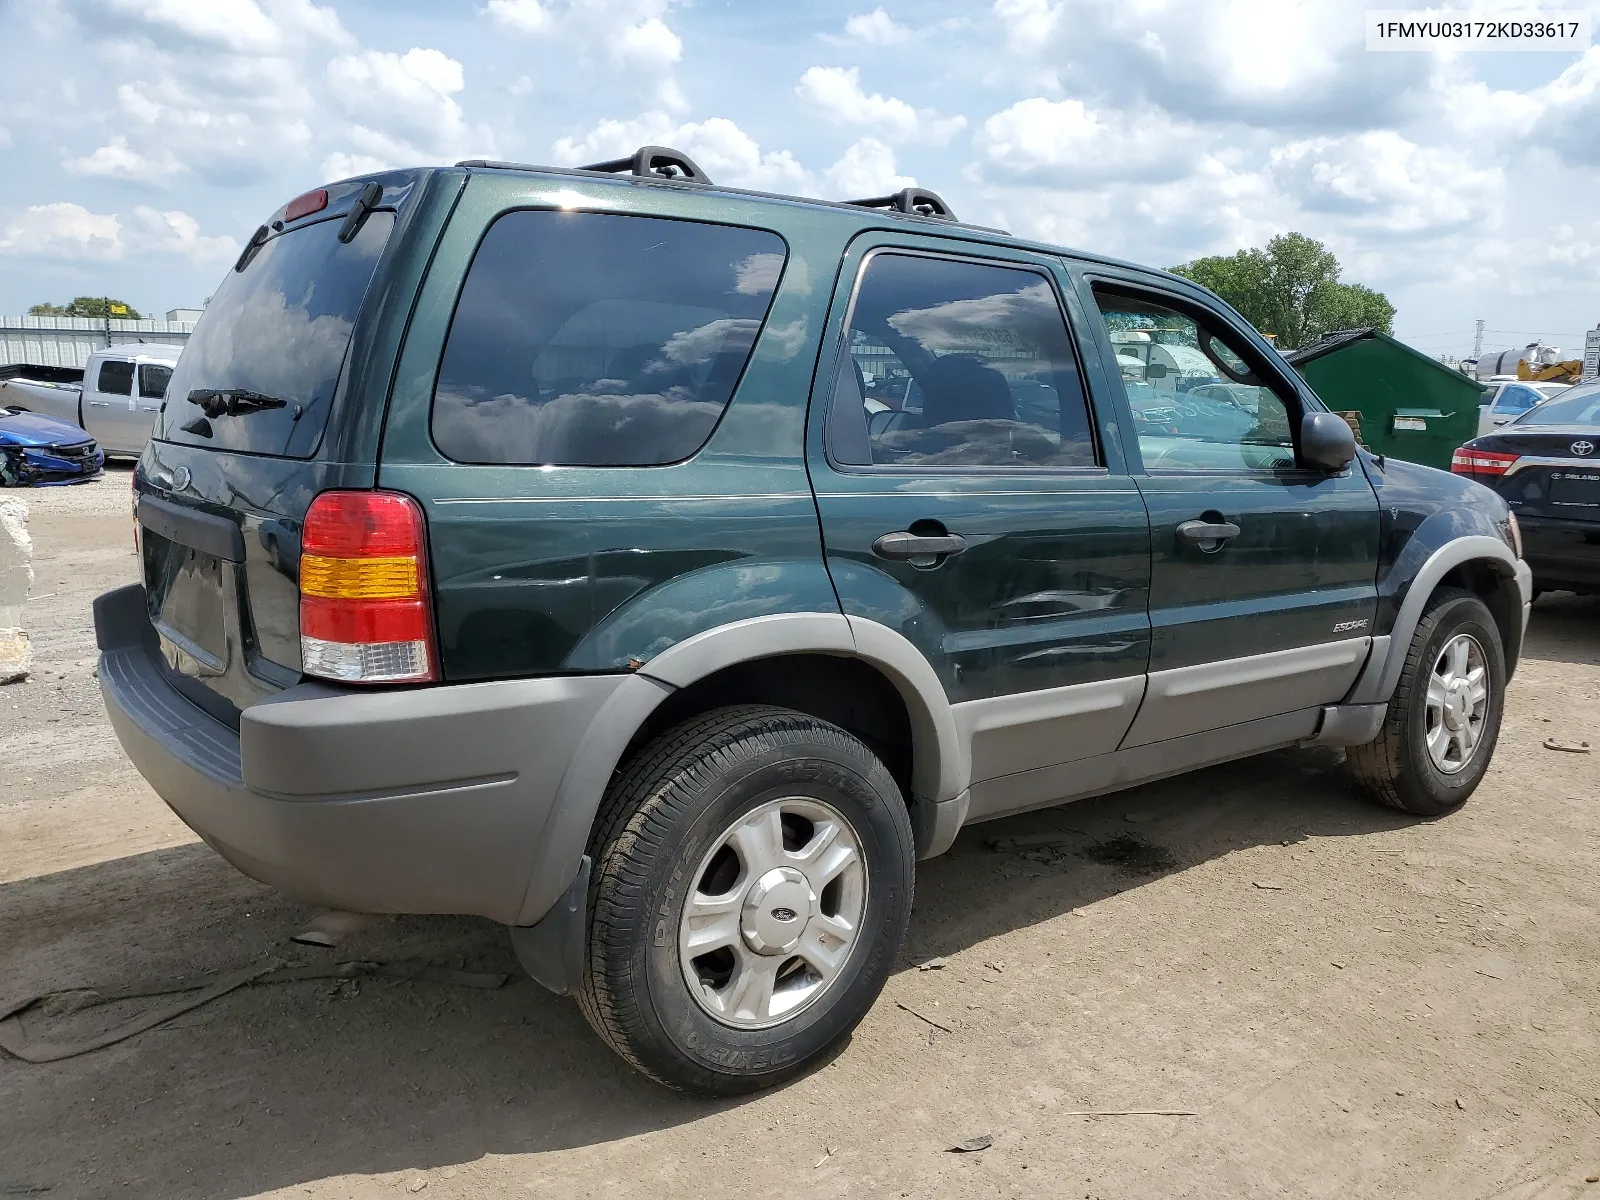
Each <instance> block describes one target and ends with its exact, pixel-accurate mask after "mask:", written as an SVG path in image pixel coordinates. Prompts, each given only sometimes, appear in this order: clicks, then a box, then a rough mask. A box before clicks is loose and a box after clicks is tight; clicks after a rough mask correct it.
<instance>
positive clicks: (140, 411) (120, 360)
mask: <svg viewBox="0 0 1600 1200" xmlns="http://www.w3.org/2000/svg"><path fill="white" fill-rule="evenodd" d="M182 350H183V347H181V346H155V345H146V344H144V343H138V344H135V345H128V346H115V347H112V348H111V349H108V350H96V351H95V352H94V353H93V354H91V355H90V356H89V361H88V363H87V364H86V365H85V366H84V368H83V370H82V371H77V370H75V369H73V368H69V367H29V366H20V365H19V366H13V367H5V368H0V407H3V408H20V409H25V410H27V411H28V412H36V413H43V414H44V415H46V416H51V417H56V418H57V419H59V420H62V421H68V422H70V423H72V424H74V425H77V426H80V427H81V428H82V429H84V430H85V431H87V432H88V433H89V435H90V436H91V437H93V438H94V439H95V441H97V442H98V443H99V444H100V448H101V449H102V450H104V451H105V452H106V453H107V454H120V455H129V456H132V457H137V456H138V455H139V454H140V453H141V452H142V451H143V450H144V444H145V442H147V441H148V440H149V439H150V430H151V427H152V426H153V425H154V424H155V419H156V413H157V412H159V411H160V409H161V400H162V397H164V396H165V395H166V391H167V381H168V380H169V379H171V378H172V368H173V367H174V366H176V365H177V362H178V355H179V354H180V353H181V352H182Z"/></svg>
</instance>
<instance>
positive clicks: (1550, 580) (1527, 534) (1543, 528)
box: [1517, 515, 1600, 592]
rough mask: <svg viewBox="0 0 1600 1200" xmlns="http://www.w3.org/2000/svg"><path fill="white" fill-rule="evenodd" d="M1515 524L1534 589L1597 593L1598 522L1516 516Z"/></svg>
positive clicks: (1599, 571) (1599, 569)
mask: <svg viewBox="0 0 1600 1200" xmlns="http://www.w3.org/2000/svg"><path fill="white" fill-rule="evenodd" d="M1517 524H1518V525H1519V526H1520V527H1521V529H1522V556H1523V558H1524V559H1526V560H1527V563H1528V566H1529V567H1530V568H1531V569H1532V571H1533V582H1534V586H1536V587H1539V588H1542V589H1545V590H1555V589H1559V590H1562V591H1573V592H1600V520H1594V521H1564V520H1552V519H1550V518H1548V517H1524V516H1520V515H1519V516H1518V517H1517Z"/></svg>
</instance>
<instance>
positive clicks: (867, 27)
mask: <svg viewBox="0 0 1600 1200" xmlns="http://www.w3.org/2000/svg"><path fill="white" fill-rule="evenodd" d="M844 32H845V36H846V37H849V38H851V39H853V40H854V41H858V42H865V43H866V44H867V45H869V46H895V45H899V44H900V43H901V42H904V41H907V40H909V39H910V37H911V30H909V29H907V28H906V27H905V26H904V25H898V24H896V23H895V20H894V18H893V17H891V16H890V15H889V14H888V13H886V12H884V11H883V9H881V8H875V9H873V10H872V11H871V12H869V13H857V14H856V15H855V16H853V17H851V18H850V19H849V20H848V21H846V22H845V23H844Z"/></svg>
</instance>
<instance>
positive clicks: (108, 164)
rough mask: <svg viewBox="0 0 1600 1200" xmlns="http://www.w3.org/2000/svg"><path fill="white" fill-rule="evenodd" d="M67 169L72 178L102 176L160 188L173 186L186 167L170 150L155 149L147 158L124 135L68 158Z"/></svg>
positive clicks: (65, 165)
mask: <svg viewBox="0 0 1600 1200" xmlns="http://www.w3.org/2000/svg"><path fill="white" fill-rule="evenodd" d="M61 165H62V167H64V168H65V169H66V170H67V171H68V172H70V173H71V174H73V175H90V176H99V177H102V178H106V179H127V180H131V181H132V182H135V183H149V184H155V185H157V186H161V187H169V186H171V185H172V183H173V182H174V180H175V179H176V177H177V176H178V175H180V174H181V173H182V172H183V169H184V168H183V164H182V163H181V162H179V161H178V159H177V157H176V156H174V155H173V154H172V152H171V151H169V150H164V149H161V148H159V147H158V148H156V149H155V150H154V151H153V153H152V155H150V156H146V155H144V154H141V153H140V152H139V151H137V150H133V149H131V148H130V147H129V146H128V139H127V138H125V137H123V136H122V135H121V134H118V135H117V136H115V137H113V138H112V139H111V140H110V141H109V142H107V143H106V144H105V145H104V146H101V147H100V148H99V149H97V150H94V151H92V152H91V153H89V154H85V155H83V156H82V157H81V158H69V159H67V160H66V161H65V162H63V163H62V164H61Z"/></svg>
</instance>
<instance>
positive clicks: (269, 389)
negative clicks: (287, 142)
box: [157, 212, 394, 458]
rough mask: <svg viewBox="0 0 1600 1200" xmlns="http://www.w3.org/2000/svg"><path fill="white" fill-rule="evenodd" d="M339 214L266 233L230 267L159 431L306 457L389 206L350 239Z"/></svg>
mask: <svg viewBox="0 0 1600 1200" xmlns="http://www.w3.org/2000/svg"><path fill="white" fill-rule="evenodd" d="M343 223H344V222H343V221H341V220H339V219H337V218H335V219H333V220H328V221H318V222H315V223H314V224H311V225H302V226H299V227H297V228H295V229H291V230H289V231H288V232H286V233H282V234H279V235H278V236H277V237H273V238H268V239H267V241H266V242H265V243H264V244H263V245H262V246H261V248H260V250H258V251H257V252H256V253H255V254H254V256H252V257H250V258H248V259H246V260H245V267H244V270H242V271H240V270H232V271H229V272H228V276H227V278H226V279H224V280H223V281H222V284H221V285H220V286H219V287H218V288H217V291H216V294H215V295H214V296H212V298H211V303H210V304H208V305H206V310H205V313H204V315H202V316H201V318H200V323H199V324H198V325H196V326H195V330H194V334H193V335H192V336H191V337H190V338H189V341H188V343H187V344H186V345H185V346H184V348H183V354H182V355H180V356H179V358H178V365H177V367H175V368H174V369H173V372H172V379H171V381H170V383H169V385H168V388H167V402H166V404H165V405H164V406H163V411H162V414H161V418H160V432H159V433H158V434H157V436H158V437H160V438H162V439H164V440H167V441H174V442H186V443H188V444H189V445H194V446H210V447H212V448H213V449H217V450H242V451H245V452H247V453H251V454H278V455H287V456H289V457H293V458H309V457H310V456H311V454H312V452H313V451H314V450H316V448H317V443H318V441H320V440H321V437H322V430H323V427H324V426H325V425H326V424H327V422H328V408H329V406H330V405H331V404H332V402H333V392H334V388H335V386H336V385H337V384H338V382H339V374H340V371H341V370H342V369H343V367H344V359H345V352H346V351H347V350H348V349H349V348H350V336H351V334H352V333H353V332H354V331H355V325H356V318H357V317H358V316H359V315H360V313H361V304H362V301H363V300H364V299H365V298H366V294H367V285H368V284H370V283H371V282H372V276H373V273H374V272H375V271H376V270H377V266H378V259H379V257H380V256H381V255H382V254H383V248H384V246H385V245H387V244H388V241H389V234H390V232H391V231H392V230H393V229H394V214H393V213H392V212H375V213H373V214H371V215H370V216H369V217H368V218H367V219H366V221H365V222H364V223H363V224H362V226H361V230H360V232H359V233H357V234H356V235H355V237H354V238H353V239H352V240H351V241H350V242H348V243H344V242H341V241H340V240H339V227H340V226H341V225H342V224H343Z"/></svg>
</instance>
